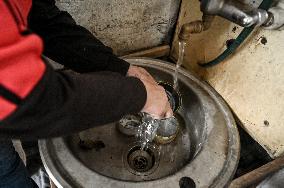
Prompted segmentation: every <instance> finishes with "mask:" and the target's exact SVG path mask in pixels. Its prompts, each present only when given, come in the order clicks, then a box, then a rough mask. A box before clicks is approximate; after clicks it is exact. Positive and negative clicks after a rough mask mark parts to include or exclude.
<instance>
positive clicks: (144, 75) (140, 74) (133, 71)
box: [127, 65, 156, 84]
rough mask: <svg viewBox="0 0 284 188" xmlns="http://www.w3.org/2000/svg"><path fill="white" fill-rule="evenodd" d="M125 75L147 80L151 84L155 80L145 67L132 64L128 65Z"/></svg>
mask: <svg viewBox="0 0 284 188" xmlns="http://www.w3.org/2000/svg"><path fill="white" fill-rule="evenodd" d="M127 76H133V77H136V78H139V79H140V80H147V81H148V82H151V83H153V84H154V83H156V80H155V79H154V78H153V77H152V76H151V75H150V74H149V73H148V72H147V71H146V70H145V69H143V68H141V67H137V66H133V65H130V67H129V69H128V72H127Z"/></svg>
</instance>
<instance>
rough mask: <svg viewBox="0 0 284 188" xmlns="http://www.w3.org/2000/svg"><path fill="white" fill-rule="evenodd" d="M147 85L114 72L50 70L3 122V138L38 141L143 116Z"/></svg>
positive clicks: (47, 70) (48, 67) (0, 135)
mask: <svg viewBox="0 0 284 188" xmlns="http://www.w3.org/2000/svg"><path fill="white" fill-rule="evenodd" d="M146 95H147V94H146V90H145V87H144V85H143V83H142V82H141V81H140V80H139V79H137V78H134V77H125V76H122V75H120V74H118V73H113V72H98V73H95V74H94V73H85V74H79V73H75V72H73V71H68V72H55V71H54V70H53V69H52V68H51V67H50V66H48V65H47V69H46V71H45V74H44V76H43V78H42V79H41V81H40V82H39V83H38V84H37V86H36V87H35V89H34V90H33V92H32V93H31V94H29V96H28V97H27V98H26V99H25V100H24V102H23V104H21V105H20V106H19V107H18V109H17V110H16V111H15V112H14V113H13V114H12V115H11V116H9V117H7V118H6V119H4V121H2V122H0V125H1V127H0V129H1V131H0V139H1V138H20V139H38V138H48V137H56V136H62V135H67V134H70V133H75V132H78V131H82V130H85V129H88V128H91V127H94V126H97V125H103V124H106V123H110V122H114V121H117V120H119V119H120V118H121V117H122V116H123V115H125V114H129V113H137V112H139V111H140V110H141V109H142V108H143V106H144V103H145V101H146V98H147V96H146Z"/></svg>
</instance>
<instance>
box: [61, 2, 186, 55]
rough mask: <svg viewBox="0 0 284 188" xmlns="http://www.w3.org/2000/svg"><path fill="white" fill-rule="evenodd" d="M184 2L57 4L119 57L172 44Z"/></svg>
mask: <svg viewBox="0 0 284 188" xmlns="http://www.w3.org/2000/svg"><path fill="white" fill-rule="evenodd" d="M180 1H181V0H147V1H145V0H57V6H58V7H59V8H61V9H62V10H67V11H68V12H69V13H70V14H71V15H72V16H73V17H74V19H75V20H76V21H77V23H79V24H80V25H82V26H84V27H86V28H88V29H89V30H90V31H91V32H92V33H93V34H94V35H96V36H97V37H98V38H99V39H100V40H101V41H103V42H104V43H105V44H106V45H108V46H110V47H112V48H113V49H114V51H115V53H116V54H118V55H125V54H128V53H130V52H132V51H137V50H141V49H146V48H151V47H156V46H159V45H162V44H168V43H169V42H170V41H171V36H172V34H173V33H172V31H173V29H174V26H175V23H176V20H177V15H178V11H179V6H180Z"/></svg>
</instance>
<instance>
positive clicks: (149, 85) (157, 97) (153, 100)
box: [127, 65, 173, 119]
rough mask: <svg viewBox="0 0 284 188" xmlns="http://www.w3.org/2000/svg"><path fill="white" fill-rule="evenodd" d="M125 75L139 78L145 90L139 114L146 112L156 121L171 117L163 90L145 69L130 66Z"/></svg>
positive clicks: (170, 110) (171, 112)
mask: <svg viewBox="0 0 284 188" xmlns="http://www.w3.org/2000/svg"><path fill="white" fill-rule="evenodd" d="M127 75H128V76H133V77H137V78H139V79H140V80H141V81H142V82H143V84H144V86H145V88H146V91H147V101H146V104H145V106H144V107H143V109H142V110H141V112H146V113H148V114H150V115H151V116H153V117H154V118H156V119H162V118H169V117H172V116H173V111H172V109H171V106H170V103H169V102H168V97H167V94H166V92H165V90H164V88H163V87H162V86H159V85H158V84H157V82H156V81H155V79H154V78H153V77H152V76H151V75H150V74H149V73H148V72H147V71H146V70H145V69H143V68H141V67H136V66H132V65H131V66H130V68H129V70H128V73H127Z"/></svg>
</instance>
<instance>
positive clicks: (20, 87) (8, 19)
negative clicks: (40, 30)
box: [0, 0, 45, 120]
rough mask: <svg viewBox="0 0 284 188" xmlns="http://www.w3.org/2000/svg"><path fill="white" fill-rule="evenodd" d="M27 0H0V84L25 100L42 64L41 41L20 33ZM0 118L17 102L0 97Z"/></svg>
mask: <svg viewBox="0 0 284 188" xmlns="http://www.w3.org/2000/svg"><path fill="white" fill-rule="evenodd" d="M31 3H32V2H31V0H19V1H15V0H10V1H8V0H3V1H1V2H0V22H1V26H0V33H1V35H0V62H1V63H0V85H2V86H3V87H5V88H6V89H8V90H9V91H10V92H12V93H14V94H15V95H16V96H18V97H19V98H21V99H25V97H27V95H28V94H29V93H30V92H31V90H32V89H33V88H34V87H35V85H36V84H37V83H38V81H39V80H40V79H41V77H42V75H43V73H44V70H45V65H44V63H43V62H42V59H41V53H42V48H43V47H42V46H43V45H42V41H41V39H40V38H39V37H38V36H37V35H35V34H31V35H23V34H22V33H24V32H25V31H26V30H27V16H28V13H29V10H30V8H31ZM0 106H1V110H0V120H1V119H4V118H5V117H7V116H8V115H9V114H11V113H12V112H14V111H15V110H16V108H17V105H16V104H14V103H12V102H10V101H9V100H7V99H5V98H4V97H1V96H0Z"/></svg>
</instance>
